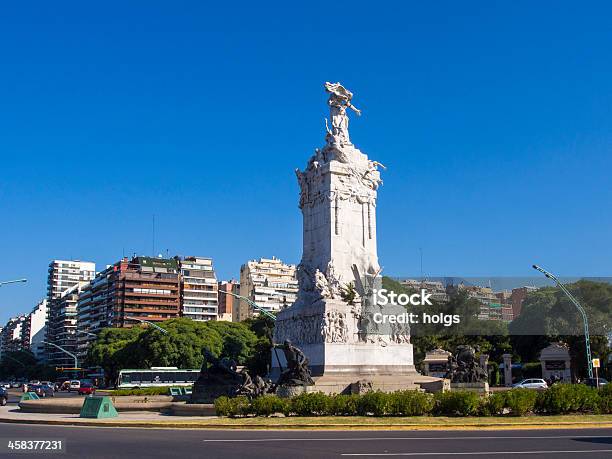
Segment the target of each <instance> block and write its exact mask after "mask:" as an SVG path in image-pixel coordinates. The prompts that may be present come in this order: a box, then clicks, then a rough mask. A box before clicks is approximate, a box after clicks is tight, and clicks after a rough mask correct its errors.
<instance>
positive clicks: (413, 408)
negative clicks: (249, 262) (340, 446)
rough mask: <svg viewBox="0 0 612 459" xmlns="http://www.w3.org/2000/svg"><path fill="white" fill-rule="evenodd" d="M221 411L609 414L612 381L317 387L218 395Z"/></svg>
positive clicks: (233, 413) (263, 413)
mask: <svg viewBox="0 0 612 459" xmlns="http://www.w3.org/2000/svg"><path fill="white" fill-rule="evenodd" d="M215 410H216V412H217V415H219V416H229V417H239V416H248V415H254V416H270V415H272V414H275V413H282V414H284V415H286V416H289V415H293V416H423V415H434V416H476V415H478V416H500V415H510V416H525V415H526V414H529V413H537V414H565V413H603V414H612V386H611V385H608V386H605V387H604V388H601V389H599V390H597V389H593V388H590V387H587V386H585V385H582V384H574V385H572V384H555V385H553V386H552V387H551V388H550V389H548V390H546V391H542V392H538V391H534V390H529V389H512V390H509V391H506V392H495V393H492V394H491V395H489V397H481V396H479V395H478V394H476V393H474V392H466V391H452V392H444V393H437V394H434V395H432V394H426V393H423V392H419V391H414V390H405V391H399V392H393V393H385V392H380V391H376V392H368V393H365V394H362V395H326V394H323V393H320V392H316V393H307V394H301V395H298V396H296V397H293V398H280V397H277V396H275V395H266V396H263V397H259V398H255V399H253V400H249V399H248V398H246V397H235V398H228V397H219V398H218V399H216V400H215Z"/></svg>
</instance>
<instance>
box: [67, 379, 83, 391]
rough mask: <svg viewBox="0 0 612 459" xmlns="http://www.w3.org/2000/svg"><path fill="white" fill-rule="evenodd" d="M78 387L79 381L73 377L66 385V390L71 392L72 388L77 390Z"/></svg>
mask: <svg viewBox="0 0 612 459" xmlns="http://www.w3.org/2000/svg"><path fill="white" fill-rule="evenodd" d="M79 387H81V381H79V380H78V379H73V380H72V381H70V383H69V385H68V392H72V391H73V390H79Z"/></svg>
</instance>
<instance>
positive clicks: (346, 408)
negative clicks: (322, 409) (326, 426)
mask: <svg viewBox="0 0 612 459" xmlns="http://www.w3.org/2000/svg"><path fill="white" fill-rule="evenodd" d="M359 399H360V396H359V395H333V396H332V397H330V400H329V406H328V410H329V414H331V415H333V416H357V414H358V412H359V410H358V408H359Z"/></svg>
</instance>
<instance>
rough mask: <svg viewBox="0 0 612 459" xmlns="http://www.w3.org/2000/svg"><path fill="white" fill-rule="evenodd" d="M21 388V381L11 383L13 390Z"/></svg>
mask: <svg viewBox="0 0 612 459" xmlns="http://www.w3.org/2000/svg"><path fill="white" fill-rule="evenodd" d="M20 387H21V383H20V382H19V381H11V389H19V388H20Z"/></svg>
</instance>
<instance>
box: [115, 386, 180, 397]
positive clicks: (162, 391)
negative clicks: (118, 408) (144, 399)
mask: <svg viewBox="0 0 612 459" xmlns="http://www.w3.org/2000/svg"><path fill="white" fill-rule="evenodd" d="M109 395H112V396H124V395H170V388H169V387H146V388H144V389H117V390H114V391H112V392H110V394H109Z"/></svg>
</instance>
